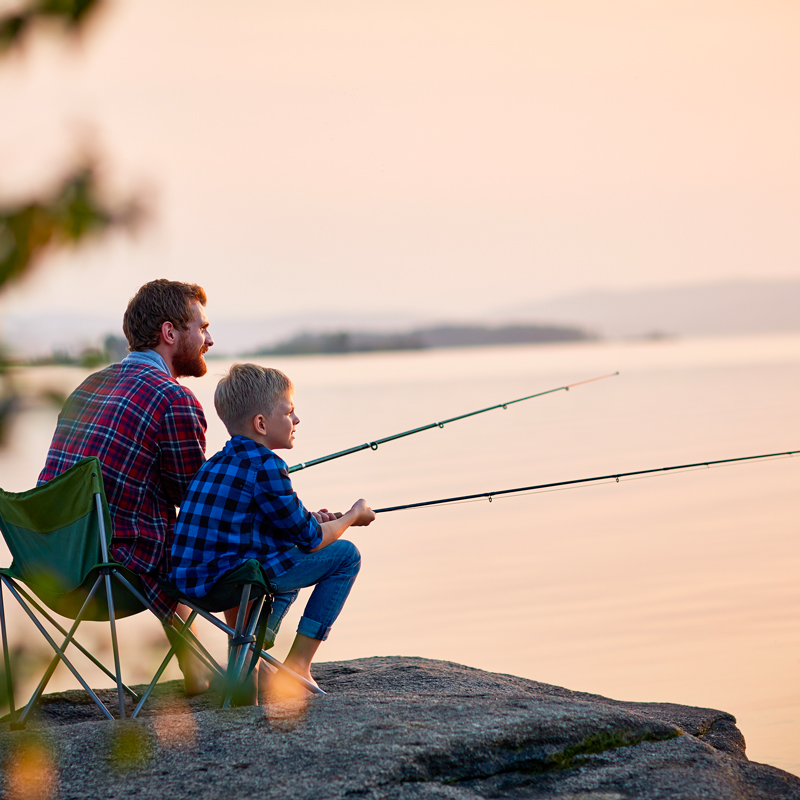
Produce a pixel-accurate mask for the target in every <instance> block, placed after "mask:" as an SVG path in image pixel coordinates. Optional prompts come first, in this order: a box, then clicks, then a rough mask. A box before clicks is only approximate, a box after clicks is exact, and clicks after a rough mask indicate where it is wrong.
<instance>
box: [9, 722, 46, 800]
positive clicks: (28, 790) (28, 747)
mask: <svg viewBox="0 0 800 800" xmlns="http://www.w3.org/2000/svg"><path fill="white" fill-rule="evenodd" d="M3 776H4V781H3V782H4V784H5V793H4V797H5V798H6V800H51V798H54V797H55V796H56V793H57V791H58V771H57V767H56V752H55V748H54V747H53V745H52V743H51V742H49V741H48V740H47V739H46V738H45V737H44V736H42V735H41V734H40V733H33V732H30V733H29V732H26V733H24V734H20V735H19V736H17V737H15V738H14V740H13V746H12V747H11V748H10V750H9V751H8V753H7V754H6V757H5V759H4V760H3Z"/></svg>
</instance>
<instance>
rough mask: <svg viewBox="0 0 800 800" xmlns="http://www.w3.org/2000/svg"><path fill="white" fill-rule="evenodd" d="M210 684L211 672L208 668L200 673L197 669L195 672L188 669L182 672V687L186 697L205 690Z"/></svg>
mask: <svg viewBox="0 0 800 800" xmlns="http://www.w3.org/2000/svg"><path fill="white" fill-rule="evenodd" d="M210 684H211V673H210V672H209V671H208V670H204V671H203V673H202V674H199V670H198V671H197V672H195V671H193V670H190V671H188V672H186V673H184V676H183V687H184V690H185V691H186V694H187V696H188V697H195V696H196V695H198V694H203V692H207V691H208V687H209V686H210Z"/></svg>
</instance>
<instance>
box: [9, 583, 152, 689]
mask: <svg viewBox="0 0 800 800" xmlns="http://www.w3.org/2000/svg"><path fill="white" fill-rule="evenodd" d="M16 589H17V591H18V592H19V593H20V594H21V595H22V597H24V598H25V600H26V601H27V602H28V604H29V605H30V606H32V607H33V608H35V609H36V611H37V612H38V613H39V614H41V616H42V617H44V618H45V619H46V620H47V621H48V622H49V623H50V624H51V625H52V626H53V627H54V628H55V629H56V630H57V631H58V632H59V633H60V634H61V635H62V636H66V637H69V636H71V634H70V633H68V631H67V629H66V628H64V627H63V626H62V625H60V624H59V623H58V622H57V621H56V620H55V619H53V617H52V616H51V615H50V614H48V613H47V611H45V609H44V608H42V606H41V605H39V603H37V602H36V600H34V599H33V597H31V596H30V594H28V592H26V591H25V590H24V589H23V588H22V587H21V586H19V585H17V586H16ZM84 605H86V602H85V601H84ZM81 613H82V612H81ZM79 616H80V614H79ZM73 634H74V631H73ZM67 644H71V645H72V646H73V647H77V648H78V650H80V651H81V653H83V655H84V656H86V658H88V659H89V661H91V662H92V664H94V665H95V666H96V667H97V668H98V669H99V670H101V671H102V672H104V673H105V674H106V675H107V676H108V677H109V678H111V680H112V681H113V680H116V676H115V675H114V673H113V672H111V670H110V669H108V667H106V665H105V664H103V663H102V662H101V661H99V660H98V659H97V658H95V657H94V656H93V655H92V654H91V653H90V652H89V651H88V650H87V649H86V648H85V647H84V646H83V645H82V644H81V643H80V642H79V641H78V640H77V639H72V640H71V641H70V639H67V640H66V641H65V642H64V644H63V645H62V647H66V645H67ZM57 664H58V656H56V660H55V665H57ZM122 688H123V689H124V690H125V691H126V692H127V693H128V694H129V695H130V696H131V697H132V698H133V699H134V700H138V698H139V696H138V695H137V694H136V692H134V691H133V689H131V688H130V686H127V685H125V684H123V685H122Z"/></svg>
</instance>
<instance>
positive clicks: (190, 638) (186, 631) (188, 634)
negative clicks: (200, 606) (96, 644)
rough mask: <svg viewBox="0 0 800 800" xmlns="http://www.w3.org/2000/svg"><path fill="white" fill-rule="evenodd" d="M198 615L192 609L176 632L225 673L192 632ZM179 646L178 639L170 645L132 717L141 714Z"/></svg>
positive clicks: (199, 655) (209, 664) (216, 668)
mask: <svg viewBox="0 0 800 800" xmlns="http://www.w3.org/2000/svg"><path fill="white" fill-rule="evenodd" d="M196 616H197V611H196V610H195V609H192V613H191V614H190V615H189V617H188V619H187V620H186V621H185V622H184V623H183V625H182V626H181V628H180V630H179V629H178V628H174V627H173V630H174V631H175V634H176V635H177V636H178V637H179V641H180V640H182V641H183V643H184V644H185V645H186V646H188V647H189V648H190V649H191V651H192V652H193V653H194V654H195V655H196V656H197V657H198V658H200V660H201V661H203V663H204V664H205V665H206V666H208V667H210V668H211V669H212V670H213V671H215V672H216V673H217V675H224V673H223V672H222V670H221V669H220V668H219V665H218V664H217V663H216V661H214V659H213V658H212V656H211V654H210V653H209V652H208V650H206V649H205V647H203V645H202V644H201V643H200V641H199V640H198V639H197V637H196V636H195V635H194V634H193V633H192V631H191V630H190V628H191V625H192V623H193V622H194V620H195V617H196ZM177 646H178V642H177V641H176V642H175V643H174V644H171V645H170V648H169V651H168V652H167V655H166V656H165V657H164V660H163V661H162V662H161V665H160V666H159V668H158V670H156V674H155V675H154V676H153V679H152V680H151V681H150V683H149V684H148V686H147V688H146V689H145V690H144V692H143V693H142V696H141V698H140V699H139V702H138V703H137V705H136V708H134V710H133V713H132V714H131V719H134V718H136V717H137V716H139V712H140V711H141V710H142V706H143V705H144V704H145V701H146V700H147V699H148V698H149V697H150V694H151V692H152V691H153V689H154V688H155V686H156V684H157V683H158V681H159V679H160V678H161V676H162V675H163V674H164V670H165V669H166V668H167V665H168V664H169V662H170V661H171V660H172V657H173V656H174V655H175V649H176V647H177Z"/></svg>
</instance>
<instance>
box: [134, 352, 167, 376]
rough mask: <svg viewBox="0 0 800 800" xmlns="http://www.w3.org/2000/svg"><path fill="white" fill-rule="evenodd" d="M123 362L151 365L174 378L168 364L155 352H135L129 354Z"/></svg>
mask: <svg viewBox="0 0 800 800" xmlns="http://www.w3.org/2000/svg"><path fill="white" fill-rule="evenodd" d="M122 360H123V361H125V362H128V363H129V364H149V365H150V366H153V367H156V368H157V369H160V370H161V371H162V372H166V373H167V375H169V376H170V378H171V377H172V373H171V372H170V371H169V367H168V366H167V362H166V361H164V359H163V357H162V356H161V354H160V353H157V352H156V351H155V350H135V351H134V352H133V353H128V355H126V356H125V358H123V359H122Z"/></svg>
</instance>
